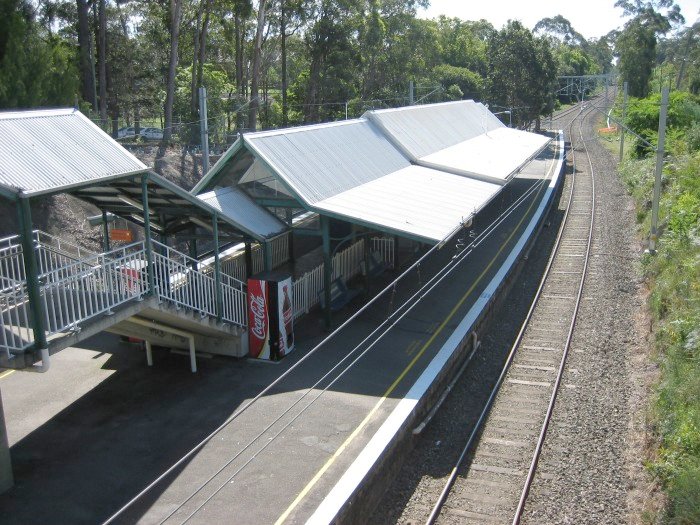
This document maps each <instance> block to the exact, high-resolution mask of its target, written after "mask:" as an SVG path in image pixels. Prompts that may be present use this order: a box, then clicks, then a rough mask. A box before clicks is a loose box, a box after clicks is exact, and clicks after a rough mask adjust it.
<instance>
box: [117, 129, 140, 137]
mask: <svg viewBox="0 0 700 525" xmlns="http://www.w3.org/2000/svg"><path fill="white" fill-rule="evenodd" d="M135 136H136V128H134V127H133V126H129V127H128V128H119V129H118V130H117V138H118V139H125V138H127V137H135Z"/></svg>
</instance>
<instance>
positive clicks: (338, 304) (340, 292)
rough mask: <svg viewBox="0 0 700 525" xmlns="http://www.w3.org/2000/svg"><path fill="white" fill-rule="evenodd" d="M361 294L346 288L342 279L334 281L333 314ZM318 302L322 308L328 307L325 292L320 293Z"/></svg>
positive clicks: (332, 288)
mask: <svg viewBox="0 0 700 525" xmlns="http://www.w3.org/2000/svg"><path fill="white" fill-rule="evenodd" d="M359 293H360V291H359V290H353V289H351V288H348V287H347V286H345V283H344V282H343V280H342V279H340V278H338V279H335V280H333V282H331V305H330V306H331V312H337V311H338V310H340V309H341V308H342V307H343V306H345V305H346V304H348V303H349V302H350V301H352V300H353V299H354V298H355V297H357V295H358V294H359ZM318 301H319V303H321V308H325V307H326V294H325V291H324V290H321V291H320V292H319V293H318Z"/></svg>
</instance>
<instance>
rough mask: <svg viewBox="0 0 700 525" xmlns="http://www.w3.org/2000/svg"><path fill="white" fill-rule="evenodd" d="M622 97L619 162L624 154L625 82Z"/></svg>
mask: <svg viewBox="0 0 700 525" xmlns="http://www.w3.org/2000/svg"><path fill="white" fill-rule="evenodd" d="M623 89H624V94H623V98H622V120H621V121H620V162H622V159H623V157H624V155H625V113H626V112H627V82H625V84H624V88H623Z"/></svg>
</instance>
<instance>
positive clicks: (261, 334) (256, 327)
mask: <svg viewBox="0 0 700 525" xmlns="http://www.w3.org/2000/svg"><path fill="white" fill-rule="evenodd" d="M250 311H251V313H252V314H253V323H252V325H251V327H250V329H251V331H252V332H253V335H254V336H255V337H257V338H258V339H260V340H261V341H262V340H264V339H265V298H264V297H263V296H262V295H251V296H250Z"/></svg>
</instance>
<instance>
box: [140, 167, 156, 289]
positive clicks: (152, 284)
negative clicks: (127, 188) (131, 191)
mask: <svg viewBox="0 0 700 525" xmlns="http://www.w3.org/2000/svg"><path fill="white" fill-rule="evenodd" d="M141 204H142V206H143V230H144V231H143V234H144V237H145V245H146V271H147V272H148V291H149V293H150V294H151V295H153V294H155V292H156V274H155V268H154V267H153V245H152V243H151V217H150V214H149V208H148V174H146V175H143V176H142V177H141Z"/></svg>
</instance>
